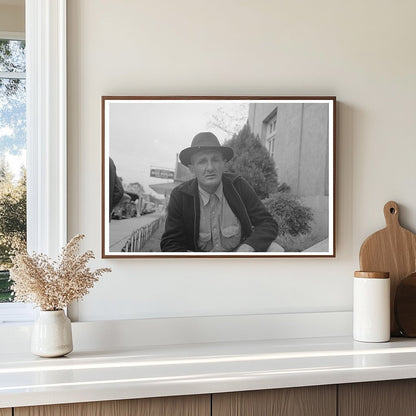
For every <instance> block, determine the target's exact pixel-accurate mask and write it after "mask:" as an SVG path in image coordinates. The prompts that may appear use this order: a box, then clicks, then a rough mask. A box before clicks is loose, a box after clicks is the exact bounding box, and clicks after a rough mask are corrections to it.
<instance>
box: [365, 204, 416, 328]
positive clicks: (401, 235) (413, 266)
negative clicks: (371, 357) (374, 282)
mask: <svg viewBox="0 0 416 416" xmlns="http://www.w3.org/2000/svg"><path fill="white" fill-rule="evenodd" d="M384 217H385V219H386V228H383V229H382V230H380V231H377V232H375V233H374V234H372V235H370V236H369V237H368V238H367V239H366V240H365V241H364V242H363V244H362V246H361V250H360V269H361V270H362V271H368V272H369V271H380V272H389V273H390V281H391V289H390V323H391V335H392V336H398V335H400V331H399V327H398V325H397V323H396V322H395V319H394V298H395V294H396V289H397V286H398V284H399V282H400V280H401V279H403V278H405V277H406V276H408V275H409V274H411V273H413V272H414V271H416V235H415V234H413V233H412V232H410V231H409V230H406V229H405V228H403V227H402V226H401V225H400V222H399V206H398V205H397V203H396V202H394V201H390V202H387V204H386V205H384Z"/></svg>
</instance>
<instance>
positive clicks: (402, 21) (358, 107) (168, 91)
mask: <svg viewBox="0 0 416 416" xmlns="http://www.w3.org/2000/svg"><path fill="white" fill-rule="evenodd" d="M415 15H416V3H415V2H414V1H412V0H408V1H406V0H402V1H400V2H391V1H386V0H381V1H380V0H366V1H362V0H352V1H350V2H341V1H334V0H316V1H314V2H310V1H308V0H294V1H291V2H288V1H282V0H276V1H273V2H271V1H269V0H257V1H249V0H211V1H209V2H208V1H205V0H174V1H159V2H144V1H137V0H123V1H117V0H108V1H105V2H103V1H100V0H88V1H84V0H70V1H68V53H69V55H68V81H69V84H68V95H69V107H68V111H69V113H68V126H69V149H68V153H69V172H68V177H69V194H68V200H69V224H68V226H69V236H72V235H74V234H75V233H78V232H81V233H85V234H86V239H85V244H84V247H83V248H89V249H92V250H94V252H95V253H96V255H97V260H96V262H95V263H93V266H97V267H98V266H110V267H112V269H113V272H112V273H111V274H108V275H106V276H104V277H103V278H102V279H101V281H100V282H99V283H98V284H97V285H96V287H95V288H94V289H93V290H92V291H91V293H90V295H88V296H87V297H86V298H85V299H84V300H83V301H82V302H80V304H79V305H78V308H74V309H73V311H72V314H73V317H74V318H78V319H79V320H81V321H87V320H101V319H123V318H146V317H168V316H193V315H194V316H196V315H220V314H261V313H281V312H282V313H283V312H286V313H290V312H305V311H344V310H351V308H352V293H351V290H352V284H351V283H352V282H351V279H352V276H353V272H354V270H355V269H357V268H358V252H359V248H360V245H361V242H362V241H363V239H364V238H365V237H366V236H367V235H369V234H370V233H372V232H374V231H376V230H377V229H379V228H382V227H384V218H383V205H384V203H385V202H387V201H389V200H391V199H393V200H396V201H397V202H398V203H399V204H400V206H401V220H402V224H403V225H405V226H407V227H408V228H410V229H412V230H413V231H415V230H416V197H415V191H414V189H415V180H416V164H415V163H414V156H415V151H416V127H415V126H416V123H415V111H416V77H415V74H416V52H415V51H416V49H415V47H414V44H415V43H414V40H415V39H416V25H415V24H414V16H415ZM246 94H251V95H335V96H337V99H338V111H337V118H338V120H337V121H338V126H337V181H336V186H337V195H336V197H337V211H336V216H337V221H336V229H337V238H336V246H337V256H336V258H335V259H281V258H276V259H130V260H127V259H115V260H101V259H100V253H101V249H100V247H101V246H100V244H101V230H100V212H101V202H100V199H101V192H100V190H101V131H100V117H101V115H100V97H101V96H102V95H246ZM76 309H78V311H76Z"/></svg>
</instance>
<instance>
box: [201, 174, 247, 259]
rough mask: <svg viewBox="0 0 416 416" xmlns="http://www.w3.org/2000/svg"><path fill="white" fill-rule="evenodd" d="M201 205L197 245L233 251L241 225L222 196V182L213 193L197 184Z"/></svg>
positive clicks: (215, 249)
mask: <svg viewBox="0 0 416 416" xmlns="http://www.w3.org/2000/svg"><path fill="white" fill-rule="evenodd" d="M198 191H199V200H200V207H201V219H200V223H199V238H198V246H199V248H200V249H201V250H202V251H216V252H218V251H233V250H234V249H235V248H237V247H238V246H239V244H240V241H241V225H240V222H239V221H238V218H237V217H236V216H235V214H234V212H233V211H232V209H231V208H230V205H229V204H228V202H227V199H226V198H225V197H224V192H223V186H222V182H221V183H220V185H219V186H218V188H217V190H216V191H215V192H214V193H213V194H209V193H208V192H206V191H204V190H203V189H202V188H200V187H199V186H198Z"/></svg>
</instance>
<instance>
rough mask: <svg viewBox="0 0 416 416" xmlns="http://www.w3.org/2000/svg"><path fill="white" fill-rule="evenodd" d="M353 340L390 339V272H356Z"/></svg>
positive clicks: (384, 340) (378, 340) (373, 340)
mask: <svg viewBox="0 0 416 416" xmlns="http://www.w3.org/2000/svg"><path fill="white" fill-rule="evenodd" d="M353 337H354V339H355V340H356V341H362V342H386V341H389V340H390V278H389V273H387V272H362V271H357V272H355V273H354V296H353Z"/></svg>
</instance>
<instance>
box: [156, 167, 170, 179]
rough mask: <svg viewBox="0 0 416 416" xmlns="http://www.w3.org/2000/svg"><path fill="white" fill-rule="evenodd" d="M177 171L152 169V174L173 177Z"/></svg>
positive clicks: (165, 177) (166, 177)
mask: <svg viewBox="0 0 416 416" xmlns="http://www.w3.org/2000/svg"><path fill="white" fill-rule="evenodd" d="M174 175H175V172H174V171H173V170H168V169H154V168H151V169H150V176H151V177H152V178H162V179H173V178H174Z"/></svg>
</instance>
